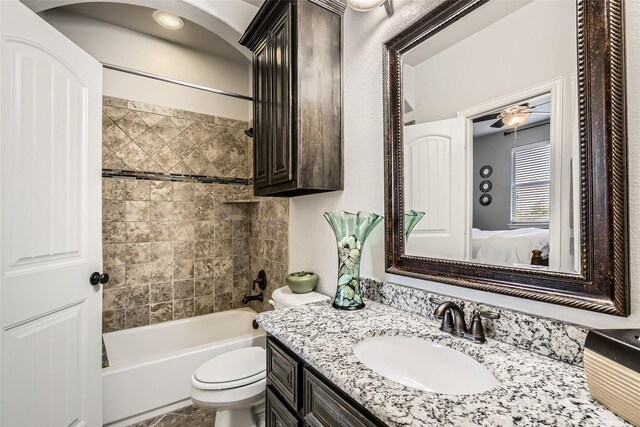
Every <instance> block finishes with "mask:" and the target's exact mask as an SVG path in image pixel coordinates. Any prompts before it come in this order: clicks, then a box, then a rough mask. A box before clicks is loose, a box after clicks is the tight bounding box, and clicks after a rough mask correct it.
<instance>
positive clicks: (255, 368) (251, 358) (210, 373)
mask: <svg viewBox="0 0 640 427" xmlns="http://www.w3.org/2000/svg"><path fill="white" fill-rule="evenodd" d="M266 367H267V355H266V352H265V351H264V348H262V347H247V348H241V349H238V350H232V351H229V352H226V353H224V354H221V355H220V356H216V357H214V358H213V359H211V360H209V361H208V362H206V363H204V364H203V365H202V366H200V367H199V368H198V369H197V370H196V372H195V373H194V377H195V379H196V380H198V381H200V382H201V383H207V384H218V385H222V384H224V383H233V385H234V386H236V387H237V386H240V385H246V384H251V383H253V382H255V381H258V380H260V379H262V378H264V376H265V370H266ZM225 388H226V387H225Z"/></svg>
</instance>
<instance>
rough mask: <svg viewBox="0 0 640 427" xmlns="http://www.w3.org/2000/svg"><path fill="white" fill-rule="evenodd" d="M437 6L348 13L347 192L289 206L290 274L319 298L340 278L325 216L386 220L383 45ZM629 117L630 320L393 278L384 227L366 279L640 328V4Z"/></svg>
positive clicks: (629, 11) (634, 7)
mask: <svg viewBox="0 0 640 427" xmlns="http://www.w3.org/2000/svg"><path fill="white" fill-rule="evenodd" d="M436 4H437V2H435V1H426V0H395V1H394V6H395V9H396V11H395V15H394V16H393V17H391V18H387V17H386V15H385V13H384V10H383V8H380V9H379V10H375V11H372V12H369V13H358V12H354V11H353V10H350V9H347V12H346V15H345V18H344V27H345V34H344V54H343V58H344V122H345V123H344V141H345V146H344V161H345V166H344V171H345V191H343V192H334V193H327V194H320V195H311V196H304V197H297V198H293V199H291V204H290V218H289V220H290V223H289V270H290V271H299V270H302V269H304V270H312V271H315V272H317V273H318V274H319V275H320V282H319V288H318V290H319V291H320V292H323V293H326V294H330V295H332V294H333V293H334V292H335V281H336V277H337V253H336V244H335V240H334V237H333V233H332V231H331V228H330V227H329V225H328V224H327V223H326V221H325V219H324V218H323V217H322V213H323V212H325V211H330V210H335V209H344V210H348V211H357V210H363V211H373V212H377V213H383V212H384V193H383V186H384V171H383V138H382V131H383V124H382V123H383V114H382V48H381V46H382V44H383V43H384V42H385V41H386V40H388V39H389V38H391V37H392V36H394V35H395V34H397V33H398V32H399V31H401V30H402V29H403V28H405V27H406V26H407V25H408V24H409V23H411V22H413V21H415V20H416V19H418V17H419V16H422V15H424V14H425V13H426V12H427V11H428V10H430V9H431V8H433V7H434V6H435V5H436ZM625 16H626V32H627V35H626V49H627V57H626V65H627V113H628V117H629V121H628V140H629V147H628V156H629V161H628V163H629V246H630V258H631V260H632V261H631V262H630V263H629V264H630V276H631V278H630V281H631V304H632V306H631V312H632V315H631V316H630V317H629V318H626V319H625V318H619V317H615V316H608V315H603V314H599V313H592V312H588V311H583V310H576V309H571V308H567V307H563V306H558V305H552V304H545V303H540V302H536V301H530V300H525V299H519V298H513V297H507V296H502V295H497V294H491V293H485V292H479V291H474V290H469V289H464V288H460V287H455V286H449V285H444V284H441V283H435V282H427V281H422V280H416V279H411V278H407V277H403V276H396V275H390V274H387V273H385V271H384V269H385V266H384V235H383V226H382V225H380V226H378V228H377V229H376V230H374V231H373V232H372V233H371V235H370V237H369V240H368V241H367V242H366V244H365V249H364V253H363V261H362V275H364V276H369V277H375V278H377V279H381V280H386V281H390V282H394V283H399V284H404V285H407V286H410V287H414V288H419V289H426V290H430V291H433V292H441V293H443V294H446V295H451V296H455V297H461V298H468V299H472V300H475V301H480V302H484V303H488V304H493V305H497V306H502V307H508V308H511V309H514V310H518V311H522V312H527V313H533V314H537V315H541V316H546V317H551V318H556V319H562V320H566V321H570V322H575V323H580V324H584V325H588V326H593V327H600V328H606V327H618V328H624V327H626V328H630V327H639V326H640V263H638V262H636V261H634V260H637V259H638V257H639V256H640V166H638V165H640V121H638V120H636V118H637V117H640V79H638V78H636V75H637V73H636V71H635V70H638V68H640V2H636V1H628V2H625Z"/></svg>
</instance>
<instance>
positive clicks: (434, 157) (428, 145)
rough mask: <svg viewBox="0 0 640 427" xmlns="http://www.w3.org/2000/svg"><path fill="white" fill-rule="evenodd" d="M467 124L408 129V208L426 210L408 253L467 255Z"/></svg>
mask: <svg viewBox="0 0 640 427" xmlns="http://www.w3.org/2000/svg"><path fill="white" fill-rule="evenodd" d="M465 126H466V124H465V119H464V118H455V119H448V120H440V121H436V122H430V123H421V124H417V125H411V126H406V127H405V128H404V141H405V142H404V144H405V147H404V150H405V158H406V162H405V165H406V166H405V171H404V175H405V176H404V180H405V184H404V188H405V191H406V194H407V199H406V200H407V202H406V210H409V209H413V210H417V211H422V212H425V216H424V218H423V219H422V221H420V222H419V223H418V224H417V225H416V227H415V228H414V229H413V232H412V234H411V237H410V238H409V240H408V242H407V246H406V250H405V252H406V253H407V254H410V255H419V256H435V257H438V258H443V257H444V258H450V259H466V258H465V256H466V253H467V251H468V248H467V247H468V242H467V230H468V228H469V224H468V220H467V218H466V215H465V213H466V206H467V201H466V198H467V193H466V185H465V184H466V176H467V173H466V169H467V167H466V165H467V158H466V151H465Z"/></svg>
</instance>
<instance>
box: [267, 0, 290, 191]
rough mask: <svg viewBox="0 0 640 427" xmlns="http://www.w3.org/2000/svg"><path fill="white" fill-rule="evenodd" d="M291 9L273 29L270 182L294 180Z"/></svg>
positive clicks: (271, 40)
mask: <svg viewBox="0 0 640 427" xmlns="http://www.w3.org/2000/svg"><path fill="white" fill-rule="evenodd" d="M290 11H291V8H290V7H289V8H288V9H287V10H286V11H285V13H284V14H283V15H282V17H281V18H280V19H279V20H278V21H277V22H276V24H275V25H274V26H273V29H272V30H271V37H270V41H269V43H270V44H271V52H272V53H271V55H272V60H273V64H272V73H273V83H272V84H273V92H272V93H273V100H272V108H273V110H272V111H273V118H272V124H273V131H274V135H273V144H272V147H271V173H270V175H271V179H270V181H271V184H280V183H283V182H287V181H291V180H293V171H292V162H293V159H292V150H291V134H292V132H291V70H290V67H291V12H290Z"/></svg>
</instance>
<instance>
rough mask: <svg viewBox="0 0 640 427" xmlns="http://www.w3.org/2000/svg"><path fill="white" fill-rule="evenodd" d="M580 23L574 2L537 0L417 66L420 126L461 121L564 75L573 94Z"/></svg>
mask: <svg viewBox="0 0 640 427" xmlns="http://www.w3.org/2000/svg"><path fill="white" fill-rule="evenodd" d="M575 20H576V12H575V4H573V2H571V1H534V2H532V3H530V4H528V5H526V6H524V7H522V8H521V9H518V10H516V11H515V12H513V13H512V14H510V15H507V16H506V17H504V18H502V19H500V20H499V21H497V22H495V23H493V24H492V25H490V26H488V27H486V28H485V29H483V30H481V31H478V32H476V33H475V34H473V35H471V36H470V37H467V38H466V39H464V40H462V41H460V42H458V43H457V44H455V45H453V46H451V47H450V48H448V49H446V50H444V51H442V52H440V53H438V54H437V55H435V56H433V57H431V58H429V59H427V60H426V61H423V62H421V63H420V64H418V65H416V66H415V67H414V68H415V82H416V84H415V85H414V88H413V90H414V92H415V95H414V97H415V113H414V115H415V118H416V122H417V123H424V122H430V121H435V120H443V119H448V118H451V117H456V113H457V112H458V111H460V110H464V109H467V108H470V107H473V106H475V105H479V104H483V103H485V102H488V101H490V100H492V99H495V98H498V97H501V96H505V95H508V94H511V93H515V92H519V91H521V90H523V89H525V88H529V87H531V86H535V85H538V84H540V83H543V82H546V81H548V80H551V79H555V78H558V77H560V76H562V77H563V78H564V82H565V83H564V84H565V85H567V88H568V92H567V95H571V91H570V86H569V83H570V81H571V75H572V74H574V73H576V70H577V65H576V64H577V54H576V32H575V27H574V26H573V25H572V23H574V22H575ZM453 25H458V23H455V24H453ZM505 35H506V36H505ZM565 114H566V113H565Z"/></svg>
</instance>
